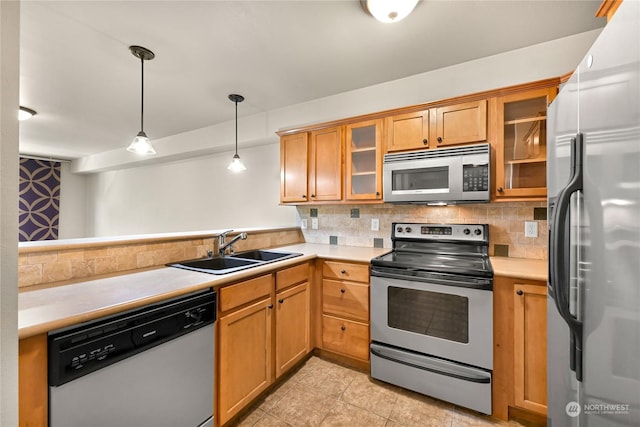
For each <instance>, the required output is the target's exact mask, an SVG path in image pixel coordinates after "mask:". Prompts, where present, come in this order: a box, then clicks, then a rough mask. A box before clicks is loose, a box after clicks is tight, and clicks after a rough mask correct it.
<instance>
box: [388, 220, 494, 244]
mask: <svg viewBox="0 0 640 427" xmlns="http://www.w3.org/2000/svg"><path fill="white" fill-rule="evenodd" d="M398 238H400V239H402V238H408V239H421V240H460V241H473V242H483V241H488V240H489V226H488V225H486V224H420V223H394V224H393V231H392V239H398Z"/></svg>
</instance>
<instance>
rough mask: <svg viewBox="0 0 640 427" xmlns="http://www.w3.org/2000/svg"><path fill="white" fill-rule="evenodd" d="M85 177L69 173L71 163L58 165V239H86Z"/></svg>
mask: <svg viewBox="0 0 640 427" xmlns="http://www.w3.org/2000/svg"><path fill="white" fill-rule="evenodd" d="M86 181H87V176H86V175H80V174H74V173H71V163H69V162H61V163H60V216H59V221H58V239H74V238H77V237H87V229H86V216H87V203H86V202H87V195H86Z"/></svg>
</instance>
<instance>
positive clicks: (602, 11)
mask: <svg viewBox="0 0 640 427" xmlns="http://www.w3.org/2000/svg"><path fill="white" fill-rule="evenodd" d="M621 4H622V0H603V2H602V4H601V5H600V8H599V9H598V10H597V12H596V17H598V18H602V17H603V16H606V17H607V22H609V21H611V18H612V17H613V15H614V14H615V13H616V10H618V7H620V5H621Z"/></svg>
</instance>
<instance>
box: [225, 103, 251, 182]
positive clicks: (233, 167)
mask: <svg viewBox="0 0 640 427" xmlns="http://www.w3.org/2000/svg"><path fill="white" fill-rule="evenodd" d="M229 99H230V100H231V101H232V102H234V103H235V104H236V154H235V155H234V156H233V159H232V160H231V163H230V164H229V166H227V169H229V170H230V171H233V172H242V171H243V170H246V169H247V168H246V167H245V165H243V164H242V160H240V156H238V102H242V101H244V96H242V95H237V94H235V93H232V94H231V95H229Z"/></svg>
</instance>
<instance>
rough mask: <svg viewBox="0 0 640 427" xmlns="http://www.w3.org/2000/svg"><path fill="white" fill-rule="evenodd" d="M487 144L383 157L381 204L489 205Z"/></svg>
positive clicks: (488, 150)
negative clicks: (382, 202) (479, 203)
mask: <svg viewBox="0 0 640 427" xmlns="http://www.w3.org/2000/svg"><path fill="white" fill-rule="evenodd" d="M490 153H491V149H490V147H489V144H475V145H465V146H461V147H453V148H439V149H435V150H420V151H411V152H404V153H393V154H385V156H384V167H383V178H382V179H383V187H384V201H385V202H390V203H418V204H435V205H438V204H456V203H478V202H488V201H489V200H490V198H491V194H490V190H489V189H490V188H491V185H490V177H491V173H490V163H491V162H490V156H491V155H490Z"/></svg>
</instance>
